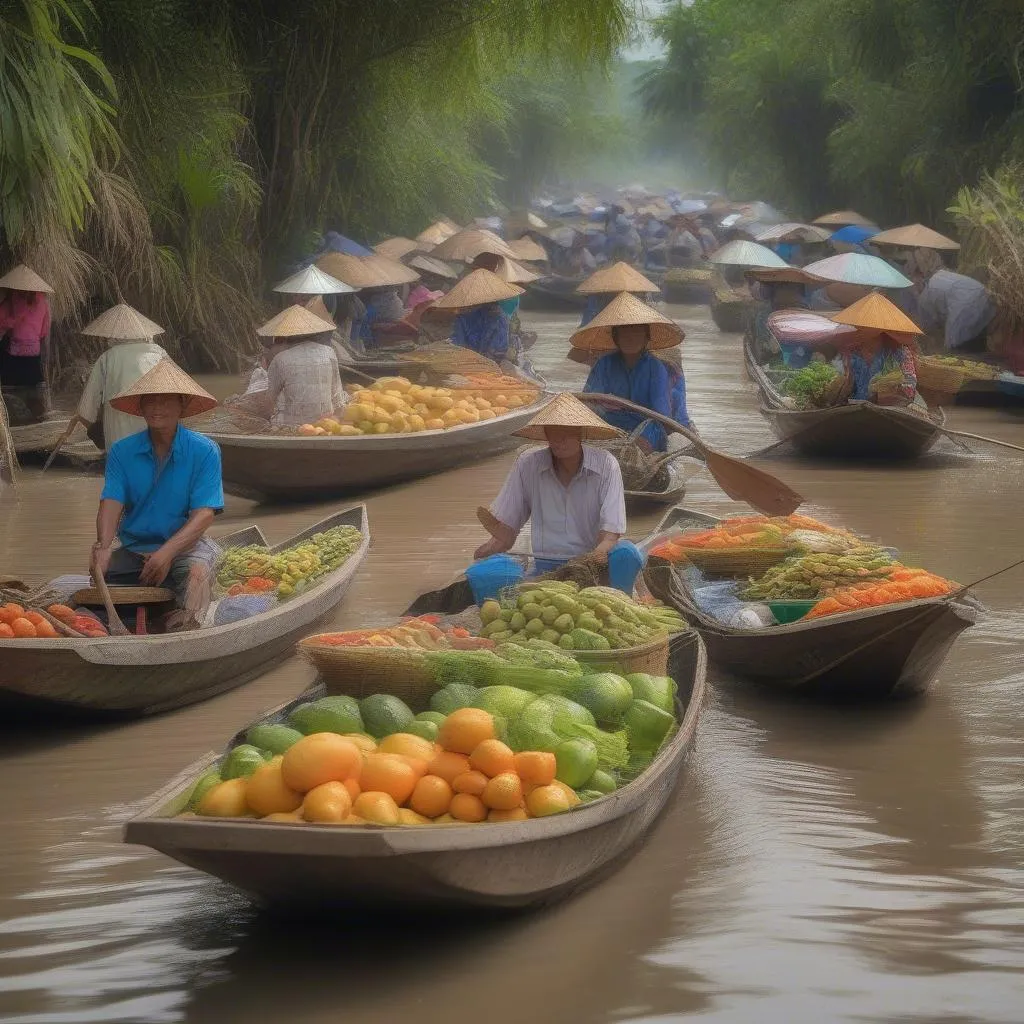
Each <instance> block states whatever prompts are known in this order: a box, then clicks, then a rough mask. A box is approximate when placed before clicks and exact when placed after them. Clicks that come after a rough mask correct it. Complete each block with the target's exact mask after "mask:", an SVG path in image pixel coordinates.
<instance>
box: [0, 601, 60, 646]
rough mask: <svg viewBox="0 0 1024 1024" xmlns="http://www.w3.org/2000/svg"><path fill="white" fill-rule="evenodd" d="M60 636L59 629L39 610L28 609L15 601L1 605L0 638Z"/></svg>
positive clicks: (22, 638)
mask: <svg viewBox="0 0 1024 1024" xmlns="http://www.w3.org/2000/svg"><path fill="white" fill-rule="evenodd" d="M58 636H60V634H59V633H58V632H57V630H55V629H54V628H53V626H52V625H50V623H49V622H48V621H47V620H46V619H44V618H43V616H42V615H40V614H39V612H34V611H29V610H26V609H25V608H23V607H22V606H21V605H20V604H15V603H13V602H9V603H8V604H5V605H3V606H0V639H4V640H10V639H11V638H17V639H20V640H36V639H39V638H40V637H44V638H46V639H53V638H54V637H58Z"/></svg>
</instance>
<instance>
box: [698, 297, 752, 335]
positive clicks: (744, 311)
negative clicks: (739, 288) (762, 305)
mask: <svg viewBox="0 0 1024 1024" xmlns="http://www.w3.org/2000/svg"><path fill="white" fill-rule="evenodd" d="M708 305H709V307H710V309H711V319H712V320H714V322H715V326H716V327H717V328H718V329H719V330H720V331H723V332H725V333H727V334H742V333H743V332H744V330H745V329H746V326H747V318H748V316H749V315H750V313H751V311H752V310H753V308H754V306H755V302H754V300H753V299H748V298H740V297H739V296H737V297H736V298H732V299H729V300H728V301H723V300H722V299H720V298H719V297H718V294H717V293H712V295H711V301H710V302H709V303H708Z"/></svg>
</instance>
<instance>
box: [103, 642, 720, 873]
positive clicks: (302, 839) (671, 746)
mask: <svg viewBox="0 0 1024 1024" xmlns="http://www.w3.org/2000/svg"><path fill="white" fill-rule="evenodd" d="M680 641H681V642H686V643H692V644H693V647H694V661H693V682H692V687H691V690H690V694H689V700H688V702H687V704H686V706H685V708H684V709H683V715H682V718H681V719H680V721H679V727H678V729H677V730H676V733H675V735H674V736H673V737H672V739H671V741H670V742H669V743H668V744H667V745H666V746H665V747H664V749H662V750H661V751H659V753H658V755H657V756H656V757H655V759H654V761H652V762H651V764H650V765H649V766H648V767H647V768H646V769H645V770H644V771H643V773H642V774H641V775H639V776H638V777H637V778H636V779H634V780H632V781H630V782H629V783H627V784H626V785H624V786H623V787H622V788H621V789H619V790H616V791H615V792H613V793H609V794H607V795H605V796H602V797H600V798H598V799H596V800H592V801H590V802H589V803H586V804H580V805H578V806H577V807H574V808H572V809H571V810H569V811H568V812H564V813H562V814H553V815H550V816H547V817H545V818H543V819H536V818H531V819H529V820H528V821H523V822H515V821H513V822H488V823H486V827H484V828H480V827H479V826H478V825H476V824H468V823H467V824H461V823H459V824H447V825H444V826H442V827H433V828H429V827H412V826H409V827H404V828H403V827H401V826H386V825H370V824H367V825H352V826H345V827H344V828H339V827H338V826H333V825H320V824H317V823H305V824H303V825H300V826H296V825H293V824H289V823H287V822H264V821H259V820H246V819H234V820H233V819H212V820H208V821H207V820H197V819H196V818H185V819H182V818H178V817H169V816H167V815H166V814H160V813H159V812H160V811H161V810H165V809H167V807H168V805H169V804H171V803H173V802H174V801H180V800H181V799H182V797H184V795H185V790H186V787H187V786H189V785H192V784H194V782H195V781H196V779H198V777H199V775H200V774H201V773H202V772H203V771H205V770H206V769H207V768H209V766H210V765H211V764H212V763H213V762H214V761H216V760H219V759H220V758H221V757H222V756H223V752H222V753H220V754H218V753H215V752H213V751H210V752H208V753H207V754H205V755H203V756H202V757H201V758H199V759H198V760H196V761H194V762H193V763H192V764H191V765H189V766H188V767H187V768H185V769H184V770H183V771H181V772H179V773H178V775H177V776H175V778H173V779H172V780H170V782H168V783H167V784H165V785H164V786H163V787H161V789H160V790H158V791H157V792H156V793H154V794H152V795H151V796H149V797H147V798H145V800H143V801H140V803H141V804H142V809H141V810H139V811H138V812H137V813H136V814H134V815H133V816H132V817H131V818H130V819H129V820H128V821H127V822H126V823H125V825H124V826H123V830H122V838H123V841H124V842H126V843H137V844H140V845H147V846H153V848H155V849H158V850H166V849H168V848H172V849H185V848H188V849H214V850H230V851H231V852H233V853H238V854H242V855H244V854H253V855H262V854H289V853H296V852H299V850H300V849H301V853H302V854H303V855H305V856H324V857H343V858H358V857H365V856H405V855H416V854H433V853H449V852H456V851H459V852H466V851H472V850H485V849H492V848H494V847H507V846H516V845H521V844H527V843H534V842H541V841H547V840H552V839H559V838H562V837H564V836H569V835H574V834H576V833H580V832H584V831H586V830H588V829H590V828H594V827H597V826H600V825H606V824H608V823H609V822H612V821H615V820H617V819H619V818H622V817H625V816H626V815H628V814H632V813H635V812H637V811H638V810H640V809H641V808H642V806H643V803H644V801H645V800H646V798H647V794H648V793H649V792H650V791H651V790H652V789H653V788H654V787H656V786H657V784H658V783H659V782H660V781H661V780H662V778H663V777H664V776H665V775H666V774H668V773H670V772H672V771H673V770H674V769H676V768H677V766H678V765H679V764H680V763H681V761H682V759H683V757H684V756H685V754H686V751H687V749H688V748H689V746H690V744H691V743H692V741H693V738H694V736H695V733H696V729H697V722H698V718H699V715H700V711H701V709H702V707H703V705H704V703H705V701H706V699H707V693H708V685H707V649H706V647H705V645H704V641H703V639H702V638H701V637H700V634H699V633H697V632H696V631H692V632H691V633H689V634H687V635H686V636H685V639H684V638H682V637H680ZM307 692H310V691H307ZM302 696H303V695H299V697H298V698H294V699H293V700H291V701H288V702H287V703H285V704H283V705H281V706H280V707H278V708H275V709H274V710H272V711H269V712H267V713H266V714H264V715H263V716H261V718H259V719H257V720H256V722H254V723H252V724H257V723H258V722H262V721H265V720H267V719H269V718H270V717H271V716H273V715H275V714H277V713H279V712H280V711H281V710H282V709H283V708H285V707H288V706H289V705H291V704H293V703H295V701H296V700H299V699H301V697H302ZM681 706H682V705H681V702H680V701H679V700H678V698H677V710H678V708H679V707H681ZM197 830H199V831H197ZM197 835H198V836H202V837H204V841H203V842H202V843H201V844H197V843H196V842H195V841H194V839H190V840H188V841H187V842H183V841H178V840H177V837H179V836H180V837H181V839H182V840H184V839H185V837H195V836H197ZM313 837H316V838H313ZM157 838H161V839H163V840H165V842H163V844H162V845H158V846H157V845H154V844H153V843H152V842H151V839H157ZM253 838H262V839H264V840H265V841H266V840H271V843H270V844H269V845H265V844H264V845H259V846H254V845H252V844H251V843H250V842H249V841H248V840H251V839H253ZM281 839H283V840H284V842H282V843H280V844H277V843H275V842H274V841H275V840H281ZM467 840H468V841H467Z"/></svg>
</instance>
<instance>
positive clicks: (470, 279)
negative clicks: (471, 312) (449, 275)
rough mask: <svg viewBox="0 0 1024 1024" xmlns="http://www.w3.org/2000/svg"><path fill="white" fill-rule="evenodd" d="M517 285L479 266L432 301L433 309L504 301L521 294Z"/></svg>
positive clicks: (467, 306) (521, 290) (467, 307)
mask: <svg viewBox="0 0 1024 1024" xmlns="http://www.w3.org/2000/svg"><path fill="white" fill-rule="evenodd" d="M522 294H523V289H522V288H520V287H519V286H518V285H515V284H509V283H508V282H507V281H503V280H502V279H501V278H500V277H498V275H497V274H492V273H491V272H490V271H489V270H484V269H483V268H480V269H479V270H474V271H473V273H472V274H467V275H466V276H465V277H464V278H463V279H462V280H461V281H459V283H458V284H456V285H455V286H454V287H453V288H452V290H451V291H450V292H449V293H448V294H447V295H444V296H442V297H441V298H440V299H438V300H437V302H435V303H434V309H469V308H470V307H471V306H487V305H490V303H492V302H504V301H505V299H514V298H515V297H516V296H517V295H522Z"/></svg>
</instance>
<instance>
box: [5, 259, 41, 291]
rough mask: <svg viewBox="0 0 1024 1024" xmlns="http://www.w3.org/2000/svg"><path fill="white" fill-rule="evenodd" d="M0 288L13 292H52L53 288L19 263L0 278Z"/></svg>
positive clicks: (29, 268) (30, 269)
mask: <svg viewBox="0 0 1024 1024" xmlns="http://www.w3.org/2000/svg"><path fill="white" fill-rule="evenodd" d="M0 288H9V289H10V290H11V291H15V292H47V293H52V292H53V288H52V287H51V286H50V285H49V284H47V283H46V282H45V281H44V280H43V279H42V278H41V277H40V276H39V275H38V274H37V273H36V272H35V271H34V270H33V269H32V268H31V267H26V266H25V264H24V263H19V264H18V265H17V266H16V267H14V268H13V269H12V270H8V271H7V273H6V274H4V276H3V277H0Z"/></svg>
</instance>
